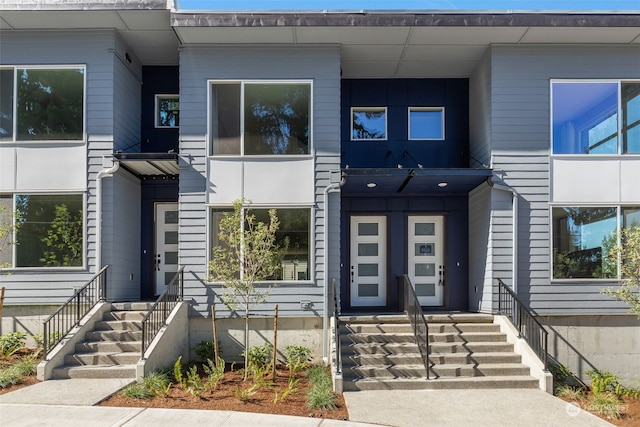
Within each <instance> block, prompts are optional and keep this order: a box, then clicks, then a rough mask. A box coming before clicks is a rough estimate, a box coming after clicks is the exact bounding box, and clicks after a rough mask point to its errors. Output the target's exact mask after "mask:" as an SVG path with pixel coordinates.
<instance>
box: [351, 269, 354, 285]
mask: <svg viewBox="0 0 640 427" xmlns="http://www.w3.org/2000/svg"><path fill="white" fill-rule="evenodd" d="M354 280H355V272H354V271H353V265H352V266H351V283H353V281H354Z"/></svg>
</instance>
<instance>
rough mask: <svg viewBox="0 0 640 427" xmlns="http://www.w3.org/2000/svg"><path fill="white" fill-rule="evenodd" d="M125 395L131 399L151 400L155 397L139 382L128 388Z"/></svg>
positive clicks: (125, 389)
mask: <svg viewBox="0 0 640 427" xmlns="http://www.w3.org/2000/svg"><path fill="white" fill-rule="evenodd" d="M124 394H125V396H127V397H128V398H131V399H150V398H152V397H154V396H155V395H154V394H153V392H152V391H151V390H149V389H148V388H147V386H146V385H145V384H144V383H137V382H136V383H133V384H129V385H128V386H126V387H125V388H124Z"/></svg>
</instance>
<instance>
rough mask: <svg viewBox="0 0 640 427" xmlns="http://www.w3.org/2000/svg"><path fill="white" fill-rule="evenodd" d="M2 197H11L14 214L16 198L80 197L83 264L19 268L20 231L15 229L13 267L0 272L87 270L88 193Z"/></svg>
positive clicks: (17, 193) (27, 192) (47, 193)
mask: <svg viewBox="0 0 640 427" xmlns="http://www.w3.org/2000/svg"><path fill="white" fill-rule="evenodd" d="M0 195H1V196H9V197H10V198H11V206H12V212H16V210H17V203H16V196H73V195H77V196H80V198H81V202H82V262H81V265H76V266H25V267H20V266H17V265H16V264H17V262H16V261H17V256H18V254H17V246H18V245H19V241H18V240H17V237H18V236H17V233H18V230H17V229H15V228H14V230H13V236H12V238H11V240H12V241H13V242H15V243H14V244H12V245H11V265H10V266H7V267H4V268H2V267H0V271H45V270H46V271H79V270H85V269H86V268H87V248H88V246H87V245H88V242H87V226H88V224H87V219H88V218H87V194H86V192H78V191H56V192H30V191H20V192H13V193H9V192H3V193H0Z"/></svg>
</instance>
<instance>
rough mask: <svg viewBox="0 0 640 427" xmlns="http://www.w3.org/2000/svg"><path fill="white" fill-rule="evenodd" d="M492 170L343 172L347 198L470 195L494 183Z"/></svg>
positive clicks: (356, 170) (344, 192)
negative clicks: (406, 195) (401, 195)
mask: <svg viewBox="0 0 640 427" xmlns="http://www.w3.org/2000/svg"><path fill="white" fill-rule="evenodd" d="M492 173H493V171H492V170H491V169H484V168H483V169H420V168H393V169H390V168H386V169H352V168H345V169H342V178H343V180H344V185H343V186H342V189H341V191H342V193H343V194H352V193H360V194H362V193H364V194H367V193H372V194H380V193H402V194H449V193H468V192H469V191H471V190H473V189H474V188H475V187H477V186H478V185H480V184H481V183H483V182H485V181H487V182H490V181H489V180H490V178H491V175H492Z"/></svg>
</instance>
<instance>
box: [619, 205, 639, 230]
mask: <svg viewBox="0 0 640 427" xmlns="http://www.w3.org/2000/svg"><path fill="white" fill-rule="evenodd" d="M622 226H623V227H625V228H630V227H640V207H632V208H622Z"/></svg>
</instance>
